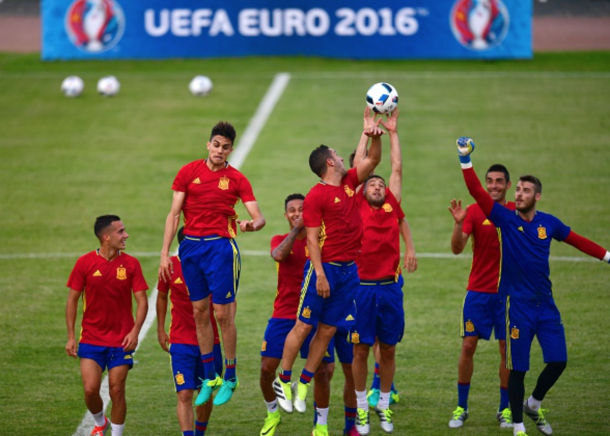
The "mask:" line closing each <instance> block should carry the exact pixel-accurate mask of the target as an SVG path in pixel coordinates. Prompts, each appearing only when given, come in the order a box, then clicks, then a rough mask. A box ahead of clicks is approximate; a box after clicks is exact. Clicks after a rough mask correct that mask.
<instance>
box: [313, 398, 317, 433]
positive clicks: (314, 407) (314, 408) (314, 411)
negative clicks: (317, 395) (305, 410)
mask: <svg viewBox="0 0 610 436" xmlns="http://www.w3.org/2000/svg"><path fill="white" fill-rule="evenodd" d="M317 408H318V404H317V403H316V402H315V401H314V402H313V426H314V427H315V426H316V424H317V423H318V411H317Z"/></svg>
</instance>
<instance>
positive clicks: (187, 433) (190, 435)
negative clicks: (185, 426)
mask: <svg viewBox="0 0 610 436" xmlns="http://www.w3.org/2000/svg"><path fill="white" fill-rule="evenodd" d="M182 436H195V432H194V431H193V430H186V431H183V432H182Z"/></svg>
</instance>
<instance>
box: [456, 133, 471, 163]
mask: <svg viewBox="0 0 610 436" xmlns="http://www.w3.org/2000/svg"><path fill="white" fill-rule="evenodd" d="M455 143H456V144H457V150H458V157H459V158H460V162H461V163H463V164H469V163H470V162H471V161H470V153H472V152H473V151H474V141H473V140H472V138H469V137H467V136H460V137H459V138H458V139H457V141H455Z"/></svg>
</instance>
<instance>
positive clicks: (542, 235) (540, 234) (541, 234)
mask: <svg viewBox="0 0 610 436" xmlns="http://www.w3.org/2000/svg"><path fill="white" fill-rule="evenodd" d="M546 238H547V236H546V227H542V226H540V227H538V239H546Z"/></svg>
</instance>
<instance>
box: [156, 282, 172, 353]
mask: <svg viewBox="0 0 610 436" xmlns="http://www.w3.org/2000/svg"><path fill="white" fill-rule="evenodd" d="M161 283H164V282H161ZM167 297H168V293H167V292H157V339H158V340H159V345H161V348H163V349H164V350H165V351H167V352H168V353H169V348H168V345H169V336H168V335H167V332H166V331H165V318H166V316H167V300H168V298H167Z"/></svg>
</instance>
